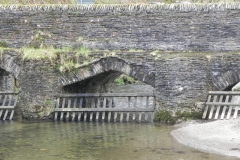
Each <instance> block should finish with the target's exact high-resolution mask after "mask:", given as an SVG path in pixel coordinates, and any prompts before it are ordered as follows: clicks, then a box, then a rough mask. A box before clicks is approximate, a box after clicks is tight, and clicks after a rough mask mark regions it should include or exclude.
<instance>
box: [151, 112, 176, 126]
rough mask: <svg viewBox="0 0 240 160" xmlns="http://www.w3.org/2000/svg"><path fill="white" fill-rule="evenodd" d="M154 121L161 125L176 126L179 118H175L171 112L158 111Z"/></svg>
mask: <svg viewBox="0 0 240 160" xmlns="http://www.w3.org/2000/svg"><path fill="white" fill-rule="evenodd" d="M154 120H155V121H158V122H161V123H167V124H175V123H176V121H177V118H176V117H173V116H172V115H171V114H170V112H169V111H158V112H156V113H155V116H154Z"/></svg>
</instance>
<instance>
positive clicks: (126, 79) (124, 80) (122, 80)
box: [114, 74, 135, 85]
mask: <svg viewBox="0 0 240 160" xmlns="http://www.w3.org/2000/svg"><path fill="white" fill-rule="evenodd" d="M114 82H115V83H117V84H118V85H125V84H132V83H135V79H134V78H132V77H130V76H128V75H126V74H122V75H120V76H119V77H118V78H117V79H115V80H114Z"/></svg>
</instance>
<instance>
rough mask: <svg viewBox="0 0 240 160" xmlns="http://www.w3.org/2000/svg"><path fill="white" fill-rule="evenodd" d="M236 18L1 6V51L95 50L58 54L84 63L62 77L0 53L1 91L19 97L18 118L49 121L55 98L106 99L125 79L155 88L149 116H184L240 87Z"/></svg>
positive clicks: (191, 12) (194, 12)
mask: <svg viewBox="0 0 240 160" xmlns="http://www.w3.org/2000/svg"><path fill="white" fill-rule="evenodd" d="M239 13H240V5H239V4H234V5H231V4H206V5H205V4H201V5H200V4H198V5H195V4H191V5H184V4H176V5H175V4H174V5H144V6H142V5H122V6H17V7H16V6H0V14H1V16H0V22H1V26H0V31H1V34H0V45H1V44H4V45H5V44H6V45H7V46H8V47H12V48H20V47H23V46H25V47H35V48H37V47H39V46H40V45H41V46H46V47H47V46H50V45H53V46H54V47H56V48H61V47H64V46H67V47H70V48H73V49H74V48H75V49H76V48H78V47H80V46H85V47H87V48H92V49H94V48H96V49H98V50H96V51H94V52H91V53H89V54H88V56H86V57H84V56H82V55H79V56H78V57H73V56H72V54H73V53H70V52H69V53H62V54H64V55H65V56H66V57H70V58H71V57H73V58H75V59H76V60H77V61H78V62H83V61H84V60H86V61H88V63H87V64H83V65H80V66H78V67H76V68H74V69H73V70H71V71H65V72H60V71H59V68H58V65H59V64H55V63H54V62H51V61H49V60H47V59H42V60H29V59H28V60H23V58H22V56H23V54H22V53H21V52H18V51H15V50H7V51H4V53H3V54H2V57H1V59H0V68H1V69H2V70H0V71H1V72H0V75H2V76H0V84H2V86H1V87H2V88H0V89H1V90H6V86H8V87H7V88H8V89H9V90H13V89H17V90H19V91H20V102H19V107H20V108H21V112H22V115H23V117H24V118H27V119H51V118H52V111H53V109H54V105H55V100H56V98H55V97H54V95H56V94H58V93H77V92H107V91H109V87H110V85H111V82H112V81H113V80H114V78H116V77H117V76H118V75H120V74H121V73H126V74H128V75H130V76H132V77H134V78H135V79H138V80H140V81H142V82H144V83H146V84H149V85H151V86H153V87H154V92H155V95H156V100H157V108H156V109H164V110H169V111H172V112H176V111H178V110H181V111H184V110H191V109H193V108H194V103H195V102H198V101H205V100H206V96H207V92H208V91H209V90H228V89H229V87H231V86H233V85H234V84H236V83H237V82H239V81H240V76H239V75H240V74H239V73H240V71H239V68H240V58H239V54H238V53H237V51H239V46H240V45H239V44H240V38H239V37H240V36H239V32H240V26H239V25H238V23H239V22H240V19H239V15H240V14H239ZM132 48H135V49H138V50H135V51H134V50H133V49H132ZM103 49H108V50H110V51H104V50H103ZM119 49H120V50H119ZM140 49H141V50H140ZM111 50H114V51H111ZM151 50H158V51H153V52H152V51H151ZM170 51H171V52H170ZM173 51H177V52H173ZM193 51H196V52H193ZM200 51H205V52H200ZM223 51H225V52H223ZM226 51H236V52H226ZM58 58H59V57H58ZM55 60H56V62H57V61H59V59H55ZM5 75H7V76H10V77H12V81H7V82H6V81H4V76H5ZM12 82H14V83H12Z"/></svg>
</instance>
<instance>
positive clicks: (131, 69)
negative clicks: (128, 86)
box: [60, 57, 155, 93]
mask: <svg viewBox="0 0 240 160" xmlns="http://www.w3.org/2000/svg"><path fill="white" fill-rule="evenodd" d="M154 69H155V68H154V66H151V65H147V64H137V63H132V62H128V61H126V60H124V59H121V58H118V57H105V58H101V59H98V60H95V61H93V62H91V63H89V64H88V65H85V66H81V67H79V68H78V69H77V70H76V71H73V72H70V73H67V74H64V75H62V76H61V77H60V83H61V85H62V92H63V93H102V92H109V89H110V85H111V84H112V82H113V81H114V80H115V79H116V78H117V77H119V76H120V75H121V74H122V73H125V74H126V75H128V76H131V77H133V78H134V79H136V80H139V81H141V82H143V83H145V84H148V85H151V86H152V87H154V84H155V70H154Z"/></svg>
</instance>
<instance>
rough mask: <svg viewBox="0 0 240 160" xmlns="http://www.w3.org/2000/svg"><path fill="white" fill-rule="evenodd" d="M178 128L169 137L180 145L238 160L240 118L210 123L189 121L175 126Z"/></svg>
mask: <svg viewBox="0 0 240 160" xmlns="http://www.w3.org/2000/svg"><path fill="white" fill-rule="evenodd" d="M176 127H180V128H178V129H176V130H173V131H172V132H171V135H172V136H173V137H174V138H175V139H176V140H177V141H178V142H179V143H181V144H184V145H187V146H189V147H193V148H196V149H199V150H202V151H204V152H211V153H217V154H222V155H227V156H234V157H238V158H240V118H239V119H235V120H233V119H231V120H217V121H212V122H201V121H199V122H196V121H191V122H187V123H183V124H181V125H176Z"/></svg>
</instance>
